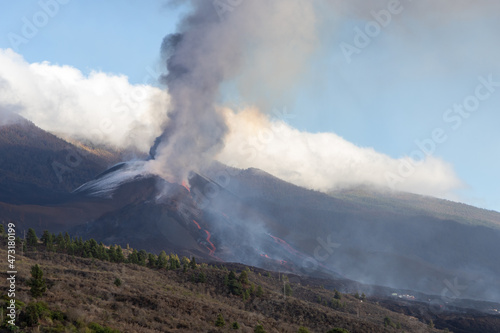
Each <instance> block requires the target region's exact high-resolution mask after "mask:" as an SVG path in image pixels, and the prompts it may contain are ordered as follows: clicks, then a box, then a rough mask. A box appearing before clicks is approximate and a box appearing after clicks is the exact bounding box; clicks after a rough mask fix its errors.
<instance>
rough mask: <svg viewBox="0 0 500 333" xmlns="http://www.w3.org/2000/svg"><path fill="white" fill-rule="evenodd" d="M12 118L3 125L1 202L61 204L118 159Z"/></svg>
mask: <svg viewBox="0 0 500 333" xmlns="http://www.w3.org/2000/svg"><path fill="white" fill-rule="evenodd" d="M13 117H15V119H13V120H12V121H11V122H9V123H8V124H3V125H0V189H1V190H0V202H6V203H14V204H40V203H42V204H46V203H55V202H60V201H62V200H64V198H65V196H66V194H67V193H69V192H71V191H72V190H73V189H75V188H76V187H78V186H80V185H81V184H82V183H84V182H87V181H89V180H90V179H92V178H93V177H94V176H95V175H96V174H98V173H99V172H102V171H104V170H106V168H107V167H108V166H109V165H110V164H114V163H116V161H117V160H118V158H119V157H118V154H116V153H113V152H110V151H99V150H89V149H84V147H83V146H80V147H77V146H75V145H73V144H70V143H68V142H66V141H64V140H62V139H60V138H58V137H56V136H55V135H53V134H50V133H48V132H46V131H44V130H42V129H40V128H39V127H37V126H35V125H34V124H33V123H31V122H30V121H28V120H26V119H24V118H22V117H21V116H17V115H13Z"/></svg>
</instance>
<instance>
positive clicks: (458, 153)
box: [0, 0, 500, 211]
mask: <svg viewBox="0 0 500 333" xmlns="http://www.w3.org/2000/svg"><path fill="white" fill-rule="evenodd" d="M48 2H50V1H48ZM61 2H62V1H61ZM383 8H384V7H380V6H379V7H378V8H377V7H374V8H373V10H380V9H383ZM42 10H43V9H42V8H41V6H40V4H39V2H38V1H32V0H29V1H28V0H27V1H9V2H4V3H3V4H2V11H1V13H0V31H1V32H2V33H1V34H0V48H2V49H6V48H12V46H13V45H12V43H11V42H10V40H9V33H15V34H18V35H22V28H23V25H24V24H25V23H24V21H23V18H26V19H27V20H28V21H30V22H32V21H33V17H34V16H36V14H37V13H38V12H40V11H42ZM185 10H186V9H185V8H174V7H172V6H165V5H164V1H143V2H139V1H132V0H126V1H104V2H103V1H96V0H91V1H85V2H83V1H67V4H60V5H59V8H58V10H57V13H56V14H55V15H54V16H53V17H50V18H49V19H48V21H47V24H46V25H44V26H43V27H41V28H39V31H38V32H37V33H36V34H34V36H33V37H31V38H28V40H27V42H26V43H23V44H21V45H19V47H18V48H17V50H16V52H17V53H19V54H21V55H22V56H23V57H24V58H25V60H26V61H27V62H29V63H32V62H42V61H49V62H50V63H53V64H58V65H69V66H72V67H75V68H77V69H79V70H81V71H82V72H83V73H85V74H87V73H89V72H90V71H92V70H99V71H103V72H106V73H114V74H124V75H126V76H128V78H129V81H130V82H131V83H134V84H136V83H143V82H144V78H145V77H148V75H149V74H150V71H151V69H153V70H155V71H156V70H158V68H159V49H160V45H161V41H162V39H163V37H164V36H165V35H167V34H168V33H172V32H174V31H175V28H176V25H177V23H178V21H179V17H180V13H182V12H183V11H185ZM410 10H413V11H410ZM418 10H419V9H418V8H414V9H411V8H409V9H407V10H405V11H402V12H401V13H400V14H398V15H397V17H396V16H395V17H394V19H393V21H392V22H391V24H389V25H388V26H387V27H384V28H382V29H381V31H380V33H378V34H376V36H375V37H373V38H371V42H370V44H369V45H368V46H366V47H363V48H361V49H360V52H359V53H356V54H353V55H352V57H351V59H350V62H349V61H347V59H346V57H345V55H344V53H343V51H342V48H341V47H340V46H341V43H343V42H344V43H348V44H350V45H354V38H355V30H354V29H355V28H357V27H358V28H360V29H364V28H365V25H366V24H367V22H369V21H370V20H373V17H370V16H367V17H366V16H365V17H359V16H358V17H357V16H356V15H346V17H340V18H339V15H336V16H335V15H332V16H335V20H334V21H335V24H325V26H324V27H321V29H320V31H321V36H320V41H321V47H319V48H318V50H317V52H316V54H315V55H314V56H313V58H312V59H311V62H310V63H309V64H308V67H307V68H308V71H307V73H306V74H305V75H304V77H303V80H301V81H300V82H299V83H298V85H297V87H296V89H295V90H294V94H293V96H292V97H291V98H289V99H288V100H287V102H286V104H284V105H282V106H281V107H286V108H288V109H289V110H290V112H291V113H293V114H294V116H295V117H294V118H292V119H290V120H289V121H288V122H289V124H290V125H291V126H293V127H295V128H297V129H299V130H301V131H308V132H313V133H314V132H334V133H336V134H338V135H340V136H341V137H343V138H344V139H346V140H348V141H350V142H352V143H354V144H356V145H358V146H361V147H373V148H374V149H375V150H376V151H378V152H381V153H383V154H386V155H388V156H390V157H392V158H400V157H403V156H407V155H409V154H411V153H412V152H413V151H415V150H416V149H418V147H417V146H416V143H415V140H420V141H421V140H425V139H428V138H430V137H431V136H432V131H433V130H434V129H436V128H441V129H443V130H444V132H445V134H446V135H447V136H448V139H447V140H446V141H445V142H444V143H440V144H437V145H436V149H435V151H434V153H433V155H434V156H436V157H438V158H440V159H442V160H444V161H445V162H447V163H449V164H451V165H452V166H453V169H454V170H455V172H456V173H457V175H458V177H459V178H460V179H461V180H462V181H463V183H464V184H465V187H464V188H463V189H462V190H460V192H459V194H460V196H461V198H463V200H464V201H467V202H468V203H472V204H474V205H477V206H480V207H484V208H489V209H495V210H497V211H500V195H499V194H498V187H499V183H500V175H499V170H500V154H498V144H499V143H500V131H498V126H499V124H500V113H499V109H500V88H499V89H498V91H496V92H493V93H492V94H491V96H489V97H488V98H487V99H486V100H484V101H482V102H481V104H480V105H479V107H478V109H477V110H476V111H474V112H473V113H471V115H470V116H469V117H468V118H467V119H463V122H462V123H461V125H460V127H459V128H457V129H453V128H452V127H451V123H450V122H446V121H445V120H443V115H444V114H445V112H446V110H447V109H448V108H450V107H452V106H453V105H454V104H456V103H462V102H463V101H464V99H466V98H467V97H468V96H470V95H473V94H474V92H475V89H476V87H477V85H478V84H480V81H479V79H478V77H484V78H487V77H488V75H492V77H493V79H494V81H497V82H500V70H499V69H500V68H499V65H498V62H497V59H500V49H499V46H498V45H497V44H498V31H500V24H499V23H498V22H497V21H496V20H495V19H493V18H492V17H490V16H489V15H490V14H489V13H488V12H487V9H485V11H484V12H481V11H478V13H476V15H471V16H470V17H469V16H468V17H463V16H460V15H459V14H457V15H456V18H455V17H454V16H453V15H452V14H450V15H449V16H447V17H446V19H440V18H439V16H438V15H439V9H436V12H435V13H437V14H436V16H438V17H437V18H435V19H434V20H433V19H429V20H428V21H419V18H420V17H421V16H419V15H422V14H421V13H418ZM325 15H327V14H325ZM430 16H432V15H430ZM422 17H423V16H422ZM10 36H12V35H10ZM263 79H265V78H263ZM226 98H227V99H228V100H232V99H237V97H235V96H233V95H232V96H229V97H228V96H226Z"/></svg>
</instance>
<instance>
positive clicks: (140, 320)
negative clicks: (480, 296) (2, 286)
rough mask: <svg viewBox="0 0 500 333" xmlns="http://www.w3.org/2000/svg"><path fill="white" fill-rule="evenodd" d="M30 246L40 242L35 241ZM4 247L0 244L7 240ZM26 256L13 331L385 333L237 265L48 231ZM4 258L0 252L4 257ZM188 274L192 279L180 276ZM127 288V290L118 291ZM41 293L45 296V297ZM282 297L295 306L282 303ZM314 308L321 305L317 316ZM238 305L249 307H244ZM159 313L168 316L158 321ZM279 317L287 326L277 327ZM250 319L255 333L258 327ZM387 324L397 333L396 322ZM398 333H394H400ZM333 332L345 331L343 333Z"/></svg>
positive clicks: (337, 301)
mask: <svg viewBox="0 0 500 333" xmlns="http://www.w3.org/2000/svg"><path fill="white" fill-rule="evenodd" d="M0 231H1V229H0ZM33 236H35V237H36V233H31V236H30V237H32V238H34V237H33ZM19 241H20V242H22V240H19ZM0 242H5V237H3V238H0ZM26 243H27V242H26ZM31 249H32V250H31V251H28V252H26V253H24V254H23V256H22V260H20V265H24V266H25V268H24V271H25V272H27V273H28V274H29V272H30V270H31V272H32V277H31V279H29V280H26V282H24V281H23V280H20V281H23V282H20V283H19V286H20V289H19V290H20V291H19V294H20V295H21V296H20V297H21V298H20V299H16V302H15V307H16V309H17V310H18V313H19V316H18V320H17V321H16V324H17V325H18V327H20V329H21V330H22V329H25V328H26V329H27V330H26V331H28V332H30V331H32V329H30V327H38V330H39V331H41V332H107V333H110V332H118V331H117V330H116V328H120V329H123V330H125V331H138V330H139V331H141V330H142V328H148V329H147V330H146V331H161V330H168V331H176V330H177V331H178V330H180V331H193V332H194V331H207V330H210V327H212V328H213V327H214V324H215V325H217V327H225V328H226V330H233V329H234V330H238V329H241V327H244V328H248V327H254V331H255V332H265V330H264V327H266V328H267V327H268V328H269V329H270V330H271V327H273V329H274V327H276V324H278V325H280V326H281V327H283V329H284V330H285V331H295V332H296V331H297V330H298V332H301V333H304V332H308V330H309V329H310V330H312V331H324V330H323V328H324V327H327V326H328V325H329V324H330V323H331V320H332V318H335V322H336V323H338V324H339V325H338V326H340V325H344V324H345V327H350V328H351V327H352V328H353V329H357V330H358V331H363V330H364V329H369V330H371V331H373V332H382V330H384V327H383V325H382V323H381V321H380V318H381V316H377V317H375V316H373V317H372V318H371V317H363V321H362V322H361V321H359V319H356V318H355V317H353V316H352V311H353V309H354V307H348V308H346V302H348V303H353V302H354V299H353V298H352V297H351V296H349V295H346V296H345V297H344V296H343V295H341V294H340V293H339V292H338V291H329V290H328V289H325V288H321V287H320V286H313V287H310V286H308V285H307V284H297V285H294V286H293V294H294V295H293V296H291V294H292V286H291V284H290V283H289V282H287V280H288V279H287V277H286V276H283V279H282V280H281V279H280V280H279V279H277V278H276V279H274V278H271V279H269V278H266V277H265V276H266V273H267V272H265V271H264V272H262V271H261V272H258V271H252V270H250V269H248V267H245V266H244V265H240V264H231V263H223V264H221V265H207V264H204V263H201V264H199V263H196V262H197V261H196V259H194V258H193V259H191V260H190V259H188V258H186V257H183V258H182V259H181V260H180V259H179V257H178V255H176V254H173V253H171V254H170V255H167V254H166V253H165V251H162V252H160V254H159V255H154V254H151V253H147V252H146V251H144V250H139V251H138V250H136V249H132V248H128V249H127V250H122V248H121V247H120V246H118V245H111V246H106V245H104V244H102V243H98V242H97V241H95V240H93V239H90V240H86V241H84V240H83V239H81V238H73V237H70V235H68V234H67V233H66V234H61V233H59V234H57V235H54V234H51V233H50V232H48V231H44V233H43V235H42V237H41V238H40V239H39V240H37V243H36V245H35V246H33V247H31ZM1 251H4V252H5V250H2V249H1V248H0V252H1ZM86 258H88V259H86ZM123 263H125V264H123ZM193 267H196V270H194V269H193ZM42 268H43V271H42ZM185 270H186V272H190V273H189V274H186V272H184V273H183V271H185ZM110 282H113V285H112V284H111V283H110ZM27 284H30V286H31V290H32V291H31V293H32V295H33V296H30V288H28V287H27V286H26V285H27ZM124 284H125V285H126V288H120V287H121V286H122V285H124ZM47 289H48V290H50V294H49V293H47V294H49V295H47V296H45V295H44V292H45V291H46V290H47ZM284 289H285V293H286V294H287V295H289V296H290V297H291V299H288V298H287V299H284V298H283V296H282V295H283V290H284ZM16 294H17V293H16ZM16 296H17V295H16ZM35 296H36V297H37V298H36V300H33V298H32V297H35ZM361 297H362V296H361ZM312 299H318V303H319V304H321V308H318V305H317V304H316V303H315V302H314V301H313V302H311V300H312ZM341 299H342V301H343V302H341ZM21 300H22V301H25V302H24V303H23V302H22V301H21ZM48 300H50V302H49V301H48ZM7 301H8V298H7V297H6V295H5V296H3V298H0V306H2V307H3V309H4V312H3V313H4V314H5V309H6V308H5V306H6V304H7ZM242 302H245V303H247V304H244V306H243V307H241V306H242V304H241V303H242ZM47 303H49V304H50V308H49V306H47ZM356 303H357V302H356ZM324 306H326V308H325V307H324ZM363 307H366V312H368V311H370V312H372V313H380V311H384V312H382V313H383V315H382V317H383V316H384V315H386V314H393V313H392V312H389V311H387V310H385V309H382V308H381V307H379V306H377V305H375V304H373V303H370V302H367V303H366V305H365V304H363ZM238 308H239V310H238V311H236V312H235V311H233V309H238ZM159 311H161V313H163V312H164V311H169V312H170V313H172V315H171V316H160V315H159V313H160V312H159ZM210 311H214V312H212V313H213V316H210V317H209V318H206V317H205V316H206V314H207V313H210ZM215 311H217V312H215ZM241 311H244V312H243V313H244V314H243V315H242V312H241ZM269 311H272V312H271V313H270V312H269ZM275 311H278V312H279V313H284V314H285V315H284V316H285V317H283V318H280V319H279V320H276V319H273V317H272V316H273V315H272V313H274V312H275ZM137 314H140V315H137ZM256 314H258V315H259V317H258V318H259V321H258V324H257V323H256V322H255V321H254V320H255V318H256V317H255V315H256ZM4 318H5V317H4ZM131 318H132V320H131ZM224 318H226V319H224ZM298 318H302V319H300V321H299V319H298ZM387 318H389V317H387ZM226 320H231V321H230V323H231V324H230V325H229V324H228V325H226ZM235 320H238V321H235ZM136 322H137V324H135V323H136ZM103 323H106V326H103ZM385 324H386V325H389V326H391V327H394V326H393V325H394V324H393V323H392V321H386V323H385ZM108 325H109V326H110V327H107V326H108ZM134 325H136V326H134ZM137 325H140V326H137ZM219 325H221V326H219ZM240 325H241V326H240ZM255 325H257V326H255ZM299 325H302V326H301V327H300V328H299ZM412 325H416V326H419V325H420V326H427V325H425V324H421V323H412ZM113 326H114V327H113ZM395 326H396V327H397V328H400V327H401V324H399V323H397V324H396V325H395ZM6 327H7V326H6V325H5V324H4V325H3V326H2V328H6ZM139 327H141V328H139ZM306 327H307V328H306ZM407 327H408V323H407V325H405V329H406V328H407ZM332 332H335V331H332ZM338 332H342V333H345V332H348V331H346V330H343V329H342V330H341V329H340V328H339V331H338Z"/></svg>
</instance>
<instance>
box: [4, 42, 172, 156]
mask: <svg viewBox="0 0 500 333" xmlns="http://www.w3.org/2000/svg"><path fill="white" fill-rule="evenodd" d="M0 86H1V89H0V110H4V111H2V112H1V113H0V119H1V118H3V119H4V120H5V119H7V116H6V115H7V114H8V113H12V112H15V113H18V114H20V115H22V116H23V117H25V118H27V119H29V120H31V121H33V122H34V123H35V124H36V125H37V126H39V127H41V128H43V129H45V130H47V131H51V132H54V133H59V134H61V135H66V136H71V137H74V138H78V139H86V140H90V141H92V142H94V143H97V144H108V145H111V146H113V147H114V148H117V149H123V148H135V149H138V150H139V151H141V152H147V151H148V150H149V148H150V146H151V144H152V142H153V141H154V139H155V138H156V137H157V136H158V135H159V134H160V133H161V128H162V126H163V124H164V123H165V121H166V120H167V112H166V110H167V107H168V95H167V93H166V92H165V91H163V90H161V89H159V88H155V87H152V86H148V85H132V84H130V83H129V82H128V79H127V77H126V76H123V75H111V74H106V73H102V72H94V71H93V72H91V73H90V74H89V75H88V76H87V75H84V74H83V73H82V72H81V71H80V70H78V69H76V68H73V67H70V66H58V65H53V64H50V63H48V62H43V63H32V64H29V63H28V62H26V61H25V60H24V59H23V57H22V56H20V55H19V54H16V53H15V52H14V51H12V50H10V49H7V50H1V49H0ZM5 110H10V112H6V111H5ZM2 114H3V116H2ZM0 122H1V120H0Z"/></svg>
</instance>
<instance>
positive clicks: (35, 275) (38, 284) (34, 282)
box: [28, 264, 47, 298]
mask: <svg viewBox="0 0 500 333" xmlns="http://www.w3.org/2000/svg"><path fill="white" fill-rule="evenodd" d="M28 285H29V286H30V287H31V289H30V293H31V296H33V297H34V298H38V297H40V296H42V295H43V293H44V292H45V291H46V290H47V286H46V285H45V279H44V278H43V271H42V269H41V268H40V266H38V264H36V265H34V266H31V279H29V280H28Z"/></svg>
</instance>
